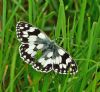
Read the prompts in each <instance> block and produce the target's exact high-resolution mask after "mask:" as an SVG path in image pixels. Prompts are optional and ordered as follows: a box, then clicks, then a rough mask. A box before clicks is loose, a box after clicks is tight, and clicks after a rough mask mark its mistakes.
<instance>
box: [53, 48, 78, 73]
mask: <svg viewBox="0 0 100 92" xmlns="http://www.w3.org/2000/svg"><path fill="white" fill-rule="evenodd" d="M57 52H58V56H57V57H55V59H54V62H53V70H54V71H55V72H58V73H60V74H66V73H70V74H75V73H77V72H78V71H77V65H76V63H75V62H74V60H73V59H72V58H71V56H70V55H69V54H68V53H67V52H66V51H65V50H63V49H62V48H61V47H58V49H57Z"/></svg>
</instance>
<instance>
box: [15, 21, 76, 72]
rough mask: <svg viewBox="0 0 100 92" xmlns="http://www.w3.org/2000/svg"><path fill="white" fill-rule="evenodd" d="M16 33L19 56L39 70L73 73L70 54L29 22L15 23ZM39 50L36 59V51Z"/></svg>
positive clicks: (73, 67) (72, 61)
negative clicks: (39, 53)
mask: <svg viewBox="0 0 100 92" xmlns="http://www.w3.org/2000/svg"><path fill="white" fill-rule="evenodd" d="M16 34H17V38H18V40H19V41H20V42H21V45H20V47H19V52H20V56H21V58H22V59H23V60H24V61H25V62H26V63H28V64H30V65H32V67H33V68H34V69H35V70H37V71H40V72H46V73H47V72H50V71H51V70H53V71H54V72H57V73H60V74H66V73H68V72H69V73H70V74H75V73H76V72H77V71H78V70H77V65H76V63H75V62H74V60H73V59H72V58H71V56H70V55H69V54H68V53H67V52H66V51H65V50H64V49H62V48H61V47H59V46H58V45H57V44H56V43H55V42H54V41H52V40H50V38H48V37H47V35H46V34H45V33H44V32H42V31H40V29H38V28H36V27H32V25H31V24H29V23H26V22H23V21H20V22H18V23H17V25H16ZM39 51H41V53H42V55H40V56H39V57H38V58H37V59H36V56H37V54H38V52H39Z"/></svg>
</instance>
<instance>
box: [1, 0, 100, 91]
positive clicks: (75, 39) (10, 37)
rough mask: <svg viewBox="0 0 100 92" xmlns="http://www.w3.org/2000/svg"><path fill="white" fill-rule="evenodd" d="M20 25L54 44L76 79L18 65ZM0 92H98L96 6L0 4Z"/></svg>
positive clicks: (48, 0)
mask: <svg viewBox="0 0 100 92" xmlns="http://www.w3.org/2000/svg"><path fill="white" fill-rule="evenodd" d="M19 20H23V21H27V22H29V23H31V24H33V25H35V26H37V27H39V28H40V29H42V30H43V31H44V32H45V33H46V34H47V35H48V36H49V37H50V38H51V39H56V40H55V41H56V42H57V43H58V45H59V46H61V47H63V48H64V49H65V50H66V51H68V52H69V53H70V54H71V55H72V57H73V58H74V59H75V61H76V63H77V65H78V73H77V74H76V75H75V76H71V75H59V74H55V73H54V72H50V73H47V74H45V73H40V72H36V71H35V70H34V69H32V67H31V66H30V65H27V64H26V63H25V62H23V61H22V59H21V58H20V56H19V52H18V47H19V45H20V43H19V42H18V40H17V38H16V31H15V30H16V23H17V22H18V21H19ZM0 92H100V0H2V1H1V0H0Z"/></svg>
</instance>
